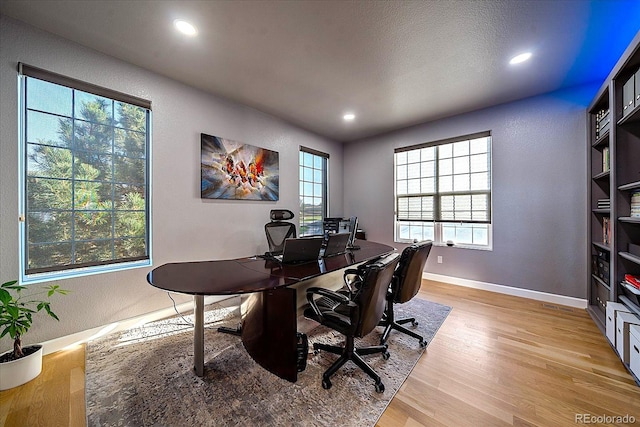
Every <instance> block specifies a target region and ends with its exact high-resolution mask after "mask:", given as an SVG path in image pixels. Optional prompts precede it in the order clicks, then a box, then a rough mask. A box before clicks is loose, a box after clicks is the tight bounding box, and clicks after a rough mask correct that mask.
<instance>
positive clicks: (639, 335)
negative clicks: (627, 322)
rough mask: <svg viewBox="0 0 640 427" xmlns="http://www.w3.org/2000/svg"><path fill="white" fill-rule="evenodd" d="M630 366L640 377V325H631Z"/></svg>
mask: <svg viewBox="0 0 640 427" xmlns="http://www.w3.org/2000/svg"><path fill="white" fill-rule="evenodd" d="M629 368H630V369H631V372H633V375H635V376H636V378H638V379H640V326H638V325H631V326H629Z"/></svg>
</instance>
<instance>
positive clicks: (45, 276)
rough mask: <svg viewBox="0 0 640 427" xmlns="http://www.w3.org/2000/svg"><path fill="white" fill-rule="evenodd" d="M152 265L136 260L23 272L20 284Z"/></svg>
mask: <svg viewBox="0 0 640 427" xmlns="http://www.w3.org/2000/svg"><path fill="white" fill-rule="evenodd" d="M151 265H152V262H151V260H144V261H135V262H129V263H122V264H112V265H106V266H99V267H86V268H78V269H74V270H64V271H55V272H50V273H38V274H29V275H25V274H22V275H21V277H20V284H25V285H28V284H31V283H42V282H50V281H54V280H64V279H73V278H76V277H83V276H90V275H94V274H102V273H111V272H116V271H123V270H130V269H134V268H141V267H149V266H151Z"/></svg>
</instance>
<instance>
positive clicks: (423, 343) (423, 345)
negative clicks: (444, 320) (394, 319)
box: [420, 340, 427, 348]
mask: <svg viewBox="0 0 640 427" xmlns="http://www.w3.org/2000/svg"><path fill="white" fill-rule="evenodd" d="M420 347H422V348H426V347H427V342H426V341H425V340H420Z"/></svg>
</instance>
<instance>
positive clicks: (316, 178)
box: [298, 147, 329, 236]
mask: <svg viewBox="0 0 640 427" xmlns="http://www.w3.org/2000/svg"><path fill="white" fill-rule="evenodd" d="M328 163H329V155H328V154H326V153H322V152H320V151H316V150H313V149H310V148H306V147H300V163H299V167H300V176H299V181H300V210H299V224H300V227H299V233H298V234H299V235H300V236H310V235H317V234H322V221H323V220H324V218H325V217H326V216H327V212H328V209H329V207H328V205H327V165H328Z"/></svg>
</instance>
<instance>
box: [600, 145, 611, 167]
mask: <svg viewBox="0 0 640 427" xmlns="http://www.w3.org/2000/svg"><path fill="white" fill-rule="evenodd" d="M610 165H611V162H610V158H609V147H604V148H603V149H602V172H607V171H608V170H609V169H610V168H611V166H610Z"/></svg>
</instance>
